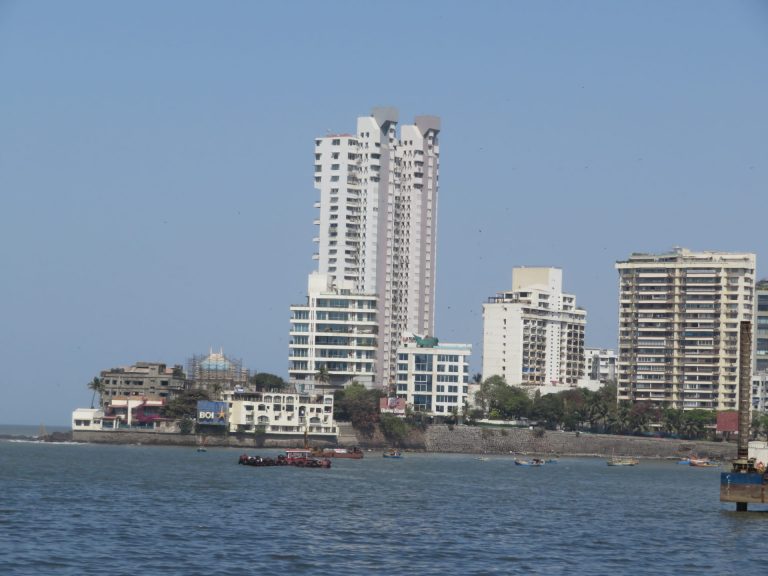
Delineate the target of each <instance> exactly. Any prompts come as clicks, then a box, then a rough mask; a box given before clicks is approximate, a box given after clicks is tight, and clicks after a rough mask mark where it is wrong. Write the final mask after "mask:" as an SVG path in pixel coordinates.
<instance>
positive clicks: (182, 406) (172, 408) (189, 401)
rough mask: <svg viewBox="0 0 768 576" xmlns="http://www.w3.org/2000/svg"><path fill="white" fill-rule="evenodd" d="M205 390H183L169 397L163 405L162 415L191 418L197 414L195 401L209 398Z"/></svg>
mask: <svg viewBox="0 0 768 576" xmlns="http://www.w3.org/2000/svg"><path fill="white" fill-rule="evenodd" d="M210 399H211V397H210V396H209V394H208V392H206V391H205V390H185V391H184V392H181V393H180V394H177V395H176V396H174V397H173V398H171V399H170V400H169V401H168V403H167V404H166V405H165V406H163V409H162V415H163V417H165V418H184V417H186V418H192V419H194V418H195V416H196V415H197V401H198V400H210Z"/></svg>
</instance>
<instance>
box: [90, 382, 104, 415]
mask: <svg viewBox="0 0 768 576" xmlns="http://www.w3.org/2000/svg"><path fill="white" fill-rule="evenodd" d="M88 389H89V390H92V391H93V394H92V395H91V408H93V401H94V400H95V399H96V394H98V395H99V405H100V406H101V404H102V402H101V395H102V394H104V390H105V389H106V384H105V383H104V381H103V380H102V379H101V378H98V377H96V376H94V378H93V380H91V381H90V382H88Z"/></svg>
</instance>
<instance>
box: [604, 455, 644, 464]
mask: <svg viewBox="0 0 768 576" xmlns="http://www.w3.org/2000/svg"><path fill="white" fill-rule="evenodd" d="M606 464H608V466H637V465H638V464H640V460H638V459H637V458H630V457H628V456H611V459H610V460H608V461H607V462H606Z"/></svg>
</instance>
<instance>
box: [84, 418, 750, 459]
mask: <svg viewBox="0 0 768 576" xmlns="http://www.w3.org/2000/svg"><path fill="white" fill-rule="evenodd" d="M339 432H340V434H339V439H338V443H337V445H338V446H348V447H349V446H355V445H357V446H361V447H363V448H371V449H378V448H382V447H385V446H387V445H388V443H387V441H386V439H385V438H384V437H383V436H382V435H381V432H379V431H378V430H377V431H376V432H375V434H374V435H373V437H371V438H366V437H363V436H361V435H360V434H356V433H355V430H354V429H353V428H352V426H351V425H349V424H345V423H342V424H340V426H339ZM73 440H74V441H75V442H92V443H103V444H143V445H175V446H200V445H203V444H204V445H206V446H211V447H212V446H225V447H231V448H262V447H264V448H287V447H292V446H300V445H301V444H302V443H303V437H298V436H297V437H294V438H274V437H265V436H253V435H250V434H248V435H245V434H243V435H228V436H223V435H222V436H214V435H210V436H203V435H200V434H186V435H185V434H170V433H165V432H152V431H128V430H121V431H110V432H96V431H78V432H74V433H73ZM310 444H312V445H313V446H328V445H330V443H329V442H326V441H318V440H316V439H314V438H310ZM403 447H404V448H406V449H410V450H416V451H427V452H456V453H467V454H510V453H512V454H541V455H547V454H558V455H560V456H601V457H607V456H611V455H616V456H636V457H641V458H674V457H680V456H688V455H690V454H696V455H698V456H701V457H710V458H718V459H729V458H735V456H736V445H735V444H733V443H728V442H698V441H688V440H674V439H667V438H645V437H640V436H613V435H608V434H587V433H581V434H577V433H574V432H553V431H546V432H544V433H543V434H541V433H540V432H537V431H536V430H529V429H525V428H495V429H494V428H481V427H477V426H445V425H434V426H430V427H429V428H427V430H426V431H425V432H423V433H422V432H420V431H414V432H413V433H412V434H411V436H410V437H409V438H408V439H407V441H406V442H404V443H403Z"/></svg>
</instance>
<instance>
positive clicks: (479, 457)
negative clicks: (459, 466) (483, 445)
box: [477, 456, 488, 462]
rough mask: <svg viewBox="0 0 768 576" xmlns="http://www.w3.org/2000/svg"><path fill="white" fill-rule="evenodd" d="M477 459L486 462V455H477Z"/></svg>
mask: <svg viewBox="0 0 768 576" xmlns="http://www.w3.org/2000/svg"><path fill="white" fill-rule="evenodd" d="M477 459H478V460H480V462H488V457H487V456H478V457H477Z"/></svg>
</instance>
